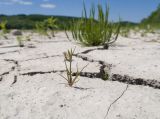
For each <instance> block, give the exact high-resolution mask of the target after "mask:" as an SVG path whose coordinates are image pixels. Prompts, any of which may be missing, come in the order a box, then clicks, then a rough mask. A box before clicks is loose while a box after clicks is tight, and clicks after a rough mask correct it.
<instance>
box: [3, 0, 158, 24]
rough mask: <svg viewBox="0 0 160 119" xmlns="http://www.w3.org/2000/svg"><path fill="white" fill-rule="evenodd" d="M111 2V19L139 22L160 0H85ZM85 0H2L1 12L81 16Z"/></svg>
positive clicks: (87, 1) (87, 3)
mask: <svg viewBox="0 0 160 119" xmlns="http://www.w3.org/2000/svg"><path fill="white" fill-rule="evenodd" d="M99 1H100V3H101V4H103V5H105V3H106V2H107V3H109V5H110V19H111V20H114V21H116V20H117V19H119V17H121V18H122V20H124V21H134V22H139V21H140V20H142V19H143V18H145V17H147V16H148V15H150V13H151V12H152V11H154V10H155V9H156V8H157V6H158V4H159V3H160V0H85V3H86V6H87V8H89V7H90V5H91V4H92V3H95V4H98V2H99ZM82 3H83V0H0V14H8V15H13V14H46V15H65V16H81V11H82Z"/></svg>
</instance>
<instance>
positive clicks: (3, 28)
mask: <svg viewBox="0 0 160 119" xmlns="http://www.w3.org/2000/svg"><path fill="white" fill-rule="evenodd" d="M6 26H7V21H2V22H1V23H0V29H1V30H2V32H3V33H4V34H6V33H8V32H9V31H8V30H7V27H6Z"/></svg>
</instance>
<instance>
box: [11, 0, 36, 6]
mask: <svg viewBox="0 0 160 119" xmlns="http://www.w3.org/2000/svg"><path fill="white" fill-rule="evenodd" d="M11 1H12V2H14V3H17V4H21V5H32V4H33V3H32V2H31V1H25V0H11Z"/></svg>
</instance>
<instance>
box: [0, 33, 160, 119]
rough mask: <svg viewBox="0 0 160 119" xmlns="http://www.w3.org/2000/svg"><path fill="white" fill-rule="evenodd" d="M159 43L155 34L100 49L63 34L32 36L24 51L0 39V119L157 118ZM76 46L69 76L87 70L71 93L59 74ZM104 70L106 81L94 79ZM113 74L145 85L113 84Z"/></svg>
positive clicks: (159, 101)
mask: <svg viewBox="0 0 160 119" xmlns="http://www.w3.org/2000/svg"><path fill="white" fill-rule="evenodd" d="M27 34H29V33H28V32H27V33H25V34H24V35H27ZM159 41H160V39H159V34H147V36H145V37H140V35H134V34H132V35H131V37H130V38H124V37H121V36H120V37H119V38H118V41H117V42H116V43H115V44H113V45H112V46H111V47H110V48H109V50H102V49H100V48H101V47H99V49H97V47H84V46H81V45H80V44H77V43H76V42H73V41H72V42H71V41H68V40H67V38H66V36H65V34H64V33H63V32H60V33H57V34H56V37H55V38H52V39H48V38H47V37H45V36H39V35H38V34H33V36H32V38H31V41H27V42H26V41H25V42H24V43H25V47H23V48H20V47H18V46H17V41H16V37H15V36H12V35H11V34H10V35H8V39H4V38H1V40H0V44H1V45H0V67H1V68H0V119H160V113H159V112H160V107H159V105H160V91H159V89H160V85H159V84H160V62H159V60H160V52H159V49H160V43H159ZM30 46H34V47H32V48H31V47H30ZM75 47H76V51H75V54H77V55H75V56H74V59H73V71H76V64H78V66H79V69H81V68H83V67H84V66H85V65H86V64H89V65H88V66H87V67H86V69H85V70H84V71H83V72H82V74H81V77H80V81H79V82H78V83H76V84H75V85H74V87H72V88H71V87H68V85H67V83H66V81H65V80H64V79H63V78H62V77H61V76H60V75H59V74H62V75H64V76H65V72H64V71H65V65H64V57H63V52H65V51H66V50H67V49H70V48H75ZM85 51H88V52H85ZM102 62H103V63H102ZM105 65H109V66H110V67H109V69H106V71H108V70H109V75H110V80H108V81H103V80H101V79H100V78H98V74H100V70H101V69H102V67H103V66H105ZM93 75H94V76H95V77H94V76H93ZM114 75H120V76H121V77H122V79H124V77H125V76H126V75H127V76H128V77H132V78H131V79H130V80H132V79H133V80H135V79H141V80H143V82H141V83H139V82H135V83H134V84H136V85H132V83H131V82H129V81H128V80H125V81H122V82H124V83H121V81H120V79H119V78H117V79H116V81H112V79H113V76H114ZM89 77H90V78H89ZM153 81H154V82H156V84H153ZM146 82H147V84H146ZM138 84H140V85H138ZM145 85H149V86H145ZM155 85H156V86H155Z"/></svg>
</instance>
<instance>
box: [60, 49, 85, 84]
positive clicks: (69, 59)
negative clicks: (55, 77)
mask: <svg viewBox="0 0 160 119" xmlns="http://www.w3.org/2000/svg"><path fill="white" fill-rule="evenodd" d="M74 51H75V50H73V49H71V50H68V52H65V53H64V58H65V59H64V62H65V67H66V75H67V78H66V77H64V76H63V75H60V76H62V77H63V78H64V79H65V80H66V81H67V82H68V85H69V86H70V87H72V86H73V85H74V84H75V83H77V82H78V81H79V79H78V77H79V75H80V73H81V72H82V71H83V70H84V68H85V67H87V65H86V66H85V67H83V68H82V70H81V71H79V69H78V66H77V72H76V73H75V77H73V71H72V62H73V54H74ZM67 62H69V66H68V65H67Z"/></svg>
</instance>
